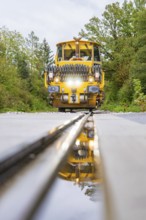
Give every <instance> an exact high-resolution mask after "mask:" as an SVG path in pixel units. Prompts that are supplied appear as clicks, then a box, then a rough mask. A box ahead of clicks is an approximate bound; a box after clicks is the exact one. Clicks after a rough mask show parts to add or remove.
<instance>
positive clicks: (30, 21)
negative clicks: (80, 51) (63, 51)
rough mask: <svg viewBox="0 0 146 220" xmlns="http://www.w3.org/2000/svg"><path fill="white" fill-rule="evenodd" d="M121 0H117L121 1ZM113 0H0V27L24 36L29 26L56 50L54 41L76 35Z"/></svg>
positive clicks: (30, 29) (28, 31)
mask: <svg viewBox="0 0 146 220" xmlns="http://www.w3.org/2000/svg"><path fill="white" fill-rule="evenodd" d="M123 1H124V0H119V2H121V3H122V2H123ZM113 2H117V1H116V0H0V27H2V26H6V27H7V28H9V29H10V30H16V31H19V32H20V33H22V34H23V36H27V34H28V33H30V32H31V31H32V30H33V31H34V32H35V34H36V35H37V36H38V37H39V38H40V40H42V39H43V38H46V40H47V41H48V43H49V45H50V46H51V49H52V50H53V51H55V45H56V43H57V42H60V41H64V40H70V39H72V38H73V36H77V35H78V33H79V31H80V30H81V28H83V27H84V25H85V24H86V23H88V21H89V19H90V18H92V17H93V16H98V15H100V16H101V14H102V13H103V11H104V8H105V6H106V5H107V4H110V3H113Z"/></svg>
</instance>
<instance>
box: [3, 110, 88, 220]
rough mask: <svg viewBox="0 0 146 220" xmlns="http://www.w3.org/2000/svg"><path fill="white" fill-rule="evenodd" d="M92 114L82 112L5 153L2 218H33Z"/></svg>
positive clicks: (25, 219)
mask: <svg viewBox="0 0 146 220" xmlns="http://www.w3.org/2000/svg"><path fill="white" fill-rule="evenodd" d="M90 116H91V114H81V115H79V116H77V117H75V118H74V119H72V120H70V121H68V122H66V123H64V124H62V125H60V126H58V127H56V128H54V129H52V130H50V131H49V132H48V133H47V134H44V136H42V137H41V138H39V139H37V140H34V141H29V142H28V143H27V144H25V145H21V146H20V145H19V146H16V147H15V149H14V148H13V149H12V151H9V152H4V153H3V154H1V156H0V184H1V187H0V197H1V199H0V216H1V219H6V220H20V219H21V220H29V219H33V216H34V215H35V213H36V211H37V209H38V208H39V207H40V205H41V204H42V202H43V199H44V197H45V195H46V193H47V192H48V191H49V189H50V187H51V185H52V183H53V181H54V180H55V177H56V176H57V174H58V171H59V169H60V167H61V166H62V164H63V162H64V161H65V160H66V158H67V156H68V154H69V152H70V149H71V146H72V145H73V143H74V142H75V140H76V138H77V137H78V135H79V134H80V132H81V131H82V129H83V127H84V125H85V123H86V122H87V121H88V119H89V117H90ZM8 210H12V211H8Z"/></svg>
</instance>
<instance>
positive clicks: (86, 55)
mask: <svg viewBox="0 0 146 220" xmlns="http://www.w3.org/2000/svg"><path fill="white" fill-rule="evenodd" d="M80 57H81V58H82V59H83V60H91V58H92V50H89V49H84V50H80Z"/></svg>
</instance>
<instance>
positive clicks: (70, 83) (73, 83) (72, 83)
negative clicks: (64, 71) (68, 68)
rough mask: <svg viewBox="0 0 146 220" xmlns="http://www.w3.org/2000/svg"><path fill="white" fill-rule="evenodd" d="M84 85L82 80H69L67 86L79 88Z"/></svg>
mask: <svg viewBox="0 0 146 220" xmlns="http://www.w3.org/2000/svg"><path fill="white" fill-rule="evenodd" d="M81 84H82V81H81V79H68V80H67V85H68V86H70V87H71V86H75V87H78V86H80V85H81Z"/></svg>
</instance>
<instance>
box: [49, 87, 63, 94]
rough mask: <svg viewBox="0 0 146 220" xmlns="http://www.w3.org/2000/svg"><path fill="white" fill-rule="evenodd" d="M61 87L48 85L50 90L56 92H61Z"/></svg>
mask: <svg viewBox="0 0 146 220" xmlns="http://www.w3.org/2000/svg"><path fill="white" fill-rule="evenodd" d="M59 91H60V87H59V86H48V92H50V93H54V92H59Z"/></svg>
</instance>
